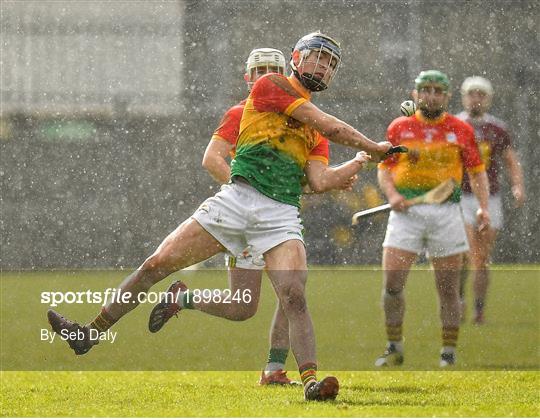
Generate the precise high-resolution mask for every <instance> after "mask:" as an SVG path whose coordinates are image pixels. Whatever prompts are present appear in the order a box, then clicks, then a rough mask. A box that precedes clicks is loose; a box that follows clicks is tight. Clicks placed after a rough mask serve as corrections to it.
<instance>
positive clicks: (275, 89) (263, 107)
mask: <svg viewBox="0 0 540 420" xmlns="http://www.w3.org/2000/svg"><path fill="white" fill-rule="evenodd" d="M250 97H251V99H252V101H253V106H254V107H255V109H256V110H257V111H259V112H280V113H282V114H287V115H290V113H291V112H292V111H293V110H294V109H296V107H298V106H299V105H301V104H302V103H304V102H306V99H304V98H302V96H301V95H300V94H299V93H298V92H297V91H295V90H294V88H293V87H292V86H291V84H290V83H289V81H288V80H287V78H286V77H285V76H282V75H280V74H276V73H270V74H267V75H265V76H263V77H261V78H260V79H259V80H257V81H256V82H255V84H254V85H253V89H252V90H251V94H250Z"/></svg>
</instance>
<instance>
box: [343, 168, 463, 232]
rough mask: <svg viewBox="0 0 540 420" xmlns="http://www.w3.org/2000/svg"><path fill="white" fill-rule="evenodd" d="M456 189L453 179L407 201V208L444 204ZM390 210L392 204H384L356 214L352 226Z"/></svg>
mask: <svg viewBox="0 0 540 420" xmlns="http://www.w3.org/2000/svg"><path fill="white" fill-rule="evenodd" d="M455 187H456V181H454V180H453V179H452V178H450V179H448V180H446V181H444V182H443V183H441V184H439V185H437V186H436V187H435V188H433V189H432V190H430V191H428V192H427V193H425V194H422V195H420V196H418V197H414V198H411V199H410V200H405V206H406V207H410V206H414V205H416V204H441V203H444V202H445V201H446V200H448V198H450V196H451V195H452V193H453V192H454V188H455ZM388 210H390V204H389V203H387V204H383V205H382V206H378V207H373V208H371V209H367V210H362V211H359V212H357V213H354V214H353V216H352V224H353V226H354V225H357V224H358V223H359V221H360V219H362V218H366V217H370V216H374V215H375V214H378V213H381V212H384V211H388Z"/></svg>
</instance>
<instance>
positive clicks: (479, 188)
mask: <svg viewBox="0 0 540 420" xmlns="http://www.w3.org/2000/svg"><path fill="white" fill-rule="evenodd" d="M469 179H470V184H471V189H472V192H473V194H474V195H475V196H476V198H477V200H478V204H479V208H478V211H477V213H476V217H477V219H478V230H479V231H482V230H484V229H485V228H486V227H488V226H489V211H488V200H489V181H488V177H487V174H486V171H478V172H469Z"/></svg>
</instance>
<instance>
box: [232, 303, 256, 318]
mask: <svg viewBox="0 0 540 420" xmlns="http://www.w3.org/2000/svg"><path fill="white" fill-rule="evenodd" d="M257 306H258V305H257V303H256V302H252V303H251V304H250V303H243V304H240V305H238V306H236V307H235V309H234V312H233V313H232V315H231V318H230V319H231V320H232V321H247V320H248V319H250V318H252V317H253V316H254V315H255V314H256V313H257Z"/></svg>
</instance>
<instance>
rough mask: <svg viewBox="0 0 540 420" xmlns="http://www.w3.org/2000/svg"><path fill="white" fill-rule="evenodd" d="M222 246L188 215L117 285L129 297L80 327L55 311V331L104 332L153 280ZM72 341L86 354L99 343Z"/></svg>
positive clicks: (52, 320) (51, 313)
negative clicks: (92, 330) (90, 330)
mask: <svg viewBox="0 0 540 420" xmlns="http://www.w3.org/2000/svg"><path fill="white" fill-rule="evenodd" d="M223 250H224V248H223V246H222V245H221V244H220V243H219V242H218V241H217V240H216V239H215V238H214V237H213V236H212V235H210V234H209V233H208V232H206V231H205V230H204V229H203V228H202V226H201V225H200V224H199V223H198V222H197V221H196V220H194V219H188V220H186V221H185V222H184V223H182V224H181V225H180V226H178V228H176V229H175V230H174V231H173V232H171V233H170V234H169V235H168V236H167V237H166V238H165V240H164V241H163V242H162V243H161V244H160V245H159V247H158V248H157V249H156V251H155V252H154V253H153V254H152V255H151V256H150V257H148V258H147V259H146V260H145V261H144V263H143V264H142V265H141V266H140V267H139V268H138V269H137V270H136V271H134V272H133V273H131V274H130V275H129V276H128V277H126V278H125V279H124V281H122V283H121V284H120V285H119V287H118V289H119V296H125V297H128V298H127V299H114V300H112V301H111V302H108V303H107V304H106V305H105V306H104V307H103V308H102V310H101V312H100V313H99V314H98V315H97V316H96V318H94V320H92V321H91V322H90V323H89V324H88V325H87V326H85V327H79V326H78V325H77V324H75V323H73V322H71V321H68V320H66V319H64V318H63V317H61V316H60V315H59V314H57V313H56V312H54V311H49V313H48V317H49V322H50V323H51V326H52V327H53V330H55V331H56V332H58V331H57V330H59V331H60V330H63V329H68V330H72V329H74V330H78V329H81V330H83V333H84V334H85V336H87V335H88V334H89V329H95V330H97V331H99V332H104V331H106V330H108V329H109V328H110V327H111V326H112V325H114V324H115V323H116V322H117V321H118V320H119V319H120V318H121V317H122V316H124V315H125V314H127V313H128V312H130V311H132V310H133V309H134V308H135V307H137V305H138V304H139V302H140V296H141V294H144V293H146V292H148V290H149V289H150V288H151V287H152V286H153V285H154V284H156V283H157V282H159V281H160V280H162V279H164V278H165V277H167V276H168V275H169V274H171V273H173V272H175V271H178V270H180V269H182V268H185V267H188V266H190V265H192V264H195V263H197V262H199V261H203V260H205V259H207V258H209V257H211V256H212V255H214V254H216V253H218V252H220V251H223ZM69 344H70V346H71V347H72V348H73V349H74V350H75V352H76V353H77V354H84V353H86V352H87V351H88V350H89V349H90V347H92V345H93V344H97V343H95V342H93V343H92V342H90V341H89V340H88V339H87V338H86V337H85V338H84V339H81V340H74V342H69Z"/></svg>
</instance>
